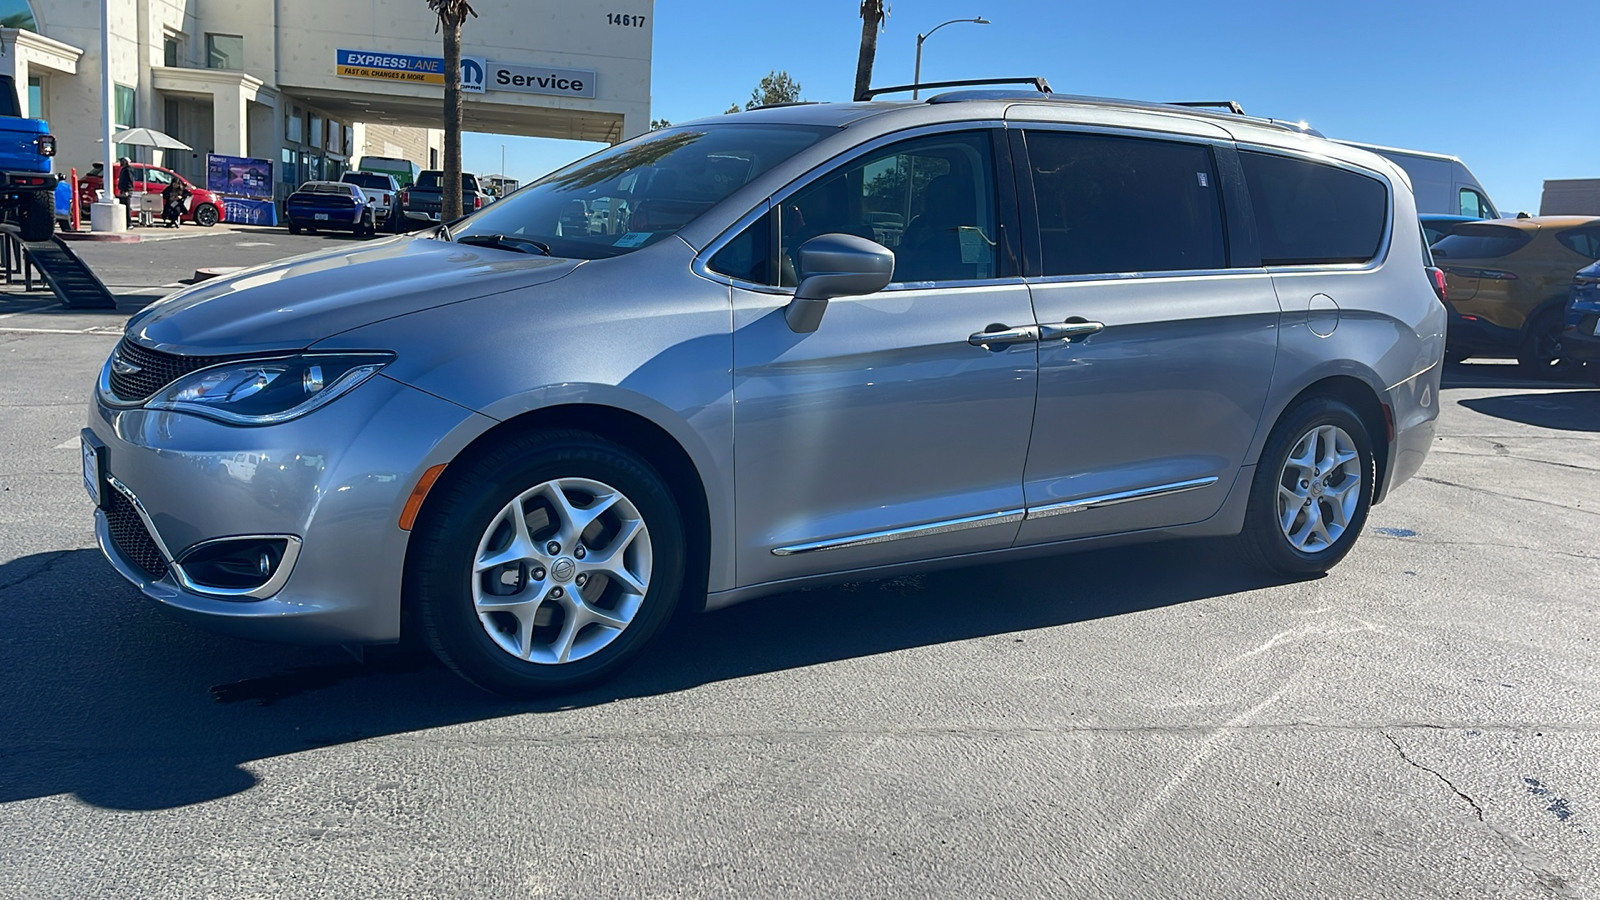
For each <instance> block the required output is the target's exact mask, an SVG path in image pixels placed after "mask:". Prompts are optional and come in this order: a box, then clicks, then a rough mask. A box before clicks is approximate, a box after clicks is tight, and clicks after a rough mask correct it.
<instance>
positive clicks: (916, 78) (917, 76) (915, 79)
mask: <svg viewBox="0 0 1600 900" xmlns="http://www.w3.org/2000/svg"><path fill="white" fill-rule="evenodd" d="M957 22H970V23H971V24H973V25H987V24H989V20H988V19H985V18H984V17H983V16H979V17H977V18H976V19H951V20H950V21H948V22H940V23H939V24H937V25H935V26H933V27H932V28H930V29H928V33H927V34H919V35H917V70H916V72H915V73H914V74H913V75H912V76H911V84H912V85H913V87H912V88H911V99H913V100H915V99H917V95H918V94H920V93H921V91H919V90H917V88H916V87H915V85H918V84H921V83H922V42H923V41H925V40H927V39H928V38H929V37H932V36H933V33H934V32H935V31H938V30H939V29H941V28H943V27H945V26H946V25H954V24H956V23H957Z"/></svg>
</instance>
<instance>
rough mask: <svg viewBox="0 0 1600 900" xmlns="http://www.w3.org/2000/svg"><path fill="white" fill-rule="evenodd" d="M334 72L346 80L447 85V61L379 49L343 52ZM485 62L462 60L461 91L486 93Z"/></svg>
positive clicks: (477, 59)
mask: <svg viewBox="0 0 1600 900" xmlns="http://www.w3.org/2000/svg"><path fill="white" fill-rule="evenodd" d="M338 54H339V55H338V62H337V65H336V66H335V67H334V72H335V73H337V74H338V75H341V76H343V77H345V78H379V79H383V80H385V81H404V82H409V83H412V84H437V85H440V86H443V85H444V58H443V57H440V56H409V55H407V54H404V53H381V52H378V51H375V50H342V49H341V50H339V51H338ZM486 68H487V63H486V61H485V60H483V59H481V58H479V57H474V56H467V57H462V59H461V90H463V91H465V92H467V93H471V94H481V93H483V82H484V71H485V69H486Z"/></svg>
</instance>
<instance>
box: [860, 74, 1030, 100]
mask: <svg viewBox="0 0 1600 900" xmlns="http://www.w3.org/2000/svg"><path fill="white" fill-rule="evenodd" d="M987 84H1031V85H1033V87H1034V89H1035V90H1037V91H1038V92H1039V93H1041V94H1048V93H1050V82H1048V81H1045V80H1044V76H1042V75H1034V76H1031V77H1028V78H971V79H965V80H962V81H924V82H922V83H921V84H897V85H895V86H894V87H881V88H872V89H870V90H866V91H862V92H861V96H859V97H857V98H856V99H857V100H871V99H872V98H873V97H876V96H878V95H879V94H903V93H905V92H906V91H923V90H929V89H932V88H955V87H981V86H983V85H987Z"/></svg>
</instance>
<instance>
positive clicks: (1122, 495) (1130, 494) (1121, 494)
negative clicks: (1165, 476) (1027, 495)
mask: <svg viewBox="0 0 1600 900" xmlns="http://www.w3.org/2000/svg"><path fill="white" fill-rule="evenodd" d="M1216 483H1217V476H1215V475H1212V476H1210V477H1209V478H1195V479H1191V480H1189V481H1174V482H1172V483H1171V484H1158V485H1155V486H1153V487H1146V488H1135V489H1133V490H1131V491H1117V492H1115V493H1111V494H1100V495H1098V496H1095V497H1081V498H1079V499H1077V500H1065V501H1062V502H1061V503H1051V504H1049V505H1047V506H1030V507H1028V519H1029V521H1032V520H1033V519H1047V518H1049V517H1050V516H1059V515H1063V514H1065V513H1075V512H1083V511H1084V510H1088V509H1099V508H1100V507H1103V506H1116V505H1118V504H1120V503H1131V502H1133V501H1135V500H1149V499H1151V498H1153V497H1168V496H1171V495H1173V494H1182V493H1185V492H1188V491H1197V490H1200V489H1201V488H1207V487H1210V486H1212V485H1213V484H1216Z"/></svg>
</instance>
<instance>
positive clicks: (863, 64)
mask: <svg viewBox="0 0 1600 900" xmlns="http://www.w3.org/2000/svg"><path fill="white" fill-rule="evenodd" d="M888 18H889V4H888V3H887V2H885V0H861V54H860V55H859V56H857V57H856V92H855V97H854V99H856V100H865V99H867V91H869V90H871V89H872V63H873V61H874V60H875V59H877V57H878V32H879V31H881V30H882V29H883V23H884V20H885V19H888Z"/></svg>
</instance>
